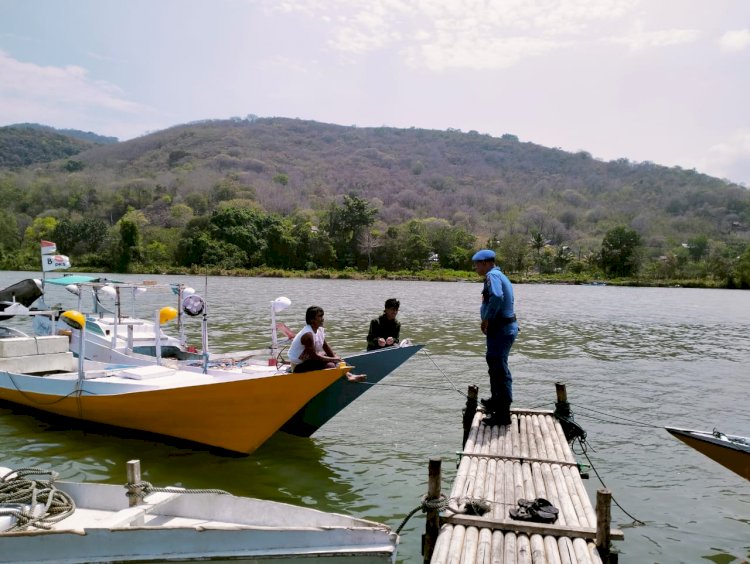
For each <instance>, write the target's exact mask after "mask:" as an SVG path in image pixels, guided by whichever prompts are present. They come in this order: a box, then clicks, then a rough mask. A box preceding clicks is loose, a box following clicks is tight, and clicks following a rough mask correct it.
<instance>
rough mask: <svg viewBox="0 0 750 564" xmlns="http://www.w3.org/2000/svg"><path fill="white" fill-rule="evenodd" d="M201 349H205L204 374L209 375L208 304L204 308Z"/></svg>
mask: <svg viewBox="0 0 750 564" xmlns="http://www.w3.org/2000/svg"><path fill="white" fill-rule="evenodd" d="M201 348H202V349H203V374H208V356H209V355H208V304H206V305H205V306H204V308H203V320H202V321H201Z"/></svg>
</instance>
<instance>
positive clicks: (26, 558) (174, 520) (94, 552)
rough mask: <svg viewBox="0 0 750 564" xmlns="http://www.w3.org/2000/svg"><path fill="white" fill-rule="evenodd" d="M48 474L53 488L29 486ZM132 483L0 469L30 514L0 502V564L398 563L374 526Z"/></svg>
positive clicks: (388, 540)
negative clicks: (46, 503) (68, 478)
mask: <svg viewBox="0 0 750 564" xmlns="http://www.w3.org/2000/svg"><path fill="white" fill-rule="evenodd" d="M137 463H138V461H130V462H129V463H128V465H129V471H130V467H131V465H133V464H137ZM32 470H38V469H32ZM17 472H18V474H17ZM19 474H20V475H19ZM44 474H52V479H46V480H45V479H35V480H31V479H28V478H27V477H29V476H42V475H44ZM137 474H138V476H140V467H138V472H137ZM128 482H129V484H128V485H127V486H126V487H125V488H123V487H122V486H116V485H109V484H95V483H79V482H63V481H60V482H58V481H55V479H54V474H53V473H52V472H43V471H42V472H39V473H38V474H36V473H34V472H31V471H28V470H27V469H24V470H19V471H13V470H10V469H7V468H0V485H2V488H3V492H6V491H13V492H14V493H16V492H20V494H17V495H16V497H17V498H18V497H21V498H22V499H24V501H25V502H26V507H27V508H28V510H29V511H28V512H27V513H26V515H21V513H22V510H23V508H24V506H23V504H18V503H15V504H7V505H6V504H3V503H1V502H0V546H1V547H2V549H0V563H3V564H11V563H12V564H22V563H23V564H27V563H28V564H31V563H48V564H51V563H54V564H81V563H82V562H86V563H104V562H139V563H145V562H167V561H169V562H206V561H211V562H216V561H221V562H247V563H250V562H252V563H261V562H262V563H269V564H270V563H271V562H274V563H275V562H280V563H283V562H300V561H304V562H307V561H308V559H310V560H314V561H315V562H321V563H323V562H327V563H334V562H341V563H342V564H344V563H348V562H352V563H354V564H393V563H394V562H395V561H396V550H397V547H398V540H399V538H398V535H397V534H396V533H394V532H393V531H391V529H390V528H389V527H388V526H386V525H383V524H380V523H375V522H373V521H367V520H364V519H359V518H356V517H350V516H347V515H340V514H336V513H327V512H324V511H319V510H317V509H311V508H307V507H298V506H294V505H290V504H286V503H280V502H273V501H265V500H261V499H253V498H247V497H237V496H233V495H231V494H228V493H226V492H222V491H221V490H208V491H206V490H202V491H201V490H198V491H190V490H185V489H183V488H172V487H170V488H152V487H150V485H148V486H145V488H146V489H145V492H143V493H144V494H145V495H141V496H140V497H134V496H133V495H132V494H137V493H138V491H137V489H136V487H135V486H136V485H137V484H146V483H145V482H140V481H139V479H136V480H131V479H130V478H129V480H128ZM16 484H18V485H16ZM138 487H140V488H143V487H144V486H138ZM126 488H127V491H126ZM32 491H33V492H34V495H35V496H38V497H33V498H32V497H31V492H32ZM24 495H25V497H26V498H28V499H29V501H26V499H25V498H24ZM128 496H130V497H128ZM48 499H49V500H54V502H55V503H54V505H53V506H52V508H51V509H50V510H49V513H47V512H45V507H44V501H45V500H48ZM34 501H36V503H34ZM29 514H31V523H27V522H26V519H28V515H29ZM18 517H22V519H20V520H19V518H18ZM35 522H36V523H37V524H38V526H34V523H35Z"/></svg>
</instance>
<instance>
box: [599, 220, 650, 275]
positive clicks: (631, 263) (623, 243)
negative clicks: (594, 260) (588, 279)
mask: <svg viewBox="0 0 750 564" xmlns="http://www.w3.org/2000/svg"><path fill="white" fill-rule="evenodd" d="M640 244H641V238H640V236H639V235H638V233H637V232H636V231H634V230H633V229H629V228H628V227H625V226H622V225H621V226H619V227H615V228H614V229H610V230H609V231H607V233H606V235H604V239H603V240H602V250H601V256H600V261H601V267H602V269H603V270H604V272H606V273H607V274H608V275H610V276H631V275H633V274H635V273H636V272H637V271H638V266H639V265H638V259H639V257H638V250H639V246H640Z"/></svg>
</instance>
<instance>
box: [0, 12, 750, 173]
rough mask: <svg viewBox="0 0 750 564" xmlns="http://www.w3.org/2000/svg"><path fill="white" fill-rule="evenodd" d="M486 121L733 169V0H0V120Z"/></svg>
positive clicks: (742, 42) (743, 71) (529, 135)
mask: <svg viewBox="0 0 750 564" xmlns="http://www.w3.org/2000/svg"><path fill="white" fill-rule="evenodd" d="M248 115H256V116H260V117H288V118H299V119H305V120H315V121H319V122H324V123H334V124H339V125H345V126H351V125H356V126H358V127H379V126H387V127H398V128H410V127H416V128H424V129H436V130H446V129H458V130H461V131H465V132H468V131H477V132H479V133H485V134H489V135H492V136H496V137H499V136H501V135H503V134H505V133H510V134H513V135H516V136H517V137H518V138H519V139H520V140H521V141H529V142H532V143H537V144H539V145H544V146H547V147H558V148H560V149H563V150H566V151H572V152H577V151H586V152H588V153H590V154H591V155H592V156H593V157H595V158H598V159H602V160H605V161H608V160H613V159H619V158H626V159H629V160H631V161H634V162H644V161H650V162H654V163H657V164H661V165H666V166H680V167H682V168H685V169H695V170H697V171H698V172H702V173H706V174H710V175H712V176H717V177H719V178H725V179H728V180H731V181H733V182H737V183H741V184H743V185H745V186H748V187H750V1H749V0H0V126H3V125H11V124H14V123H23V122H32V123H41V124H44V125H50V126H52V127H56V128H73V129H80V130H84V131H93V132H95V133H98V134H100V135H106V136H114V137H118V138H119V139H120V140H121V141H125V140H128V139H132V138H135V137H139V136H142V135H145V134H147V133H149V132H154V131H158V130H161V129H165V128H168V127H171V126H173V125H178V124H183V123H188V122H192V121H197V120H204V119H226V118H230V117H245V116H248Z"/></svg>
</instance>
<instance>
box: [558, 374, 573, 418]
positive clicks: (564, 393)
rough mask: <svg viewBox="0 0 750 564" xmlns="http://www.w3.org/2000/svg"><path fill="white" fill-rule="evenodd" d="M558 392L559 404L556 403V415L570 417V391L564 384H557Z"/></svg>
mask: <svg viewBox="0 0 750 564" xmlns="http://www.w3.org/2000/svg"><path fill="white" fill-rule="evenodd" d="M555 390H556V391H557V403H555V415H559V416H560V417H566V418H567V417H570V404H569V403H568V390H567V389H566V388H565V384H564V383H563V382H555Z"/></svg>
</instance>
